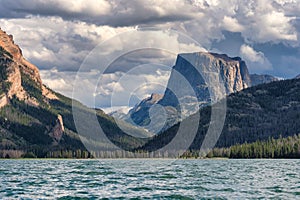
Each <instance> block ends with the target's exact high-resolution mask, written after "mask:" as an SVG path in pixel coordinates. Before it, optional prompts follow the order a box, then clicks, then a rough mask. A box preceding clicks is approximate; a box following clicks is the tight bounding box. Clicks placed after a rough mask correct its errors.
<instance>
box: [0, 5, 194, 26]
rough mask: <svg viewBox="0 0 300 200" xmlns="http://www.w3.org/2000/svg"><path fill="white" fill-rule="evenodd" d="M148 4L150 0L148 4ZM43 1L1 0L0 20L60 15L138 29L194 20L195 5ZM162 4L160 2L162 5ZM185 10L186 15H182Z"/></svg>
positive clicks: (71, 18)
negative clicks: (192, 11)
mask: <svg viewBox="0 0 300 200" xmlns="http://www.w3.org/2000/svg"><path fill="white" fill-rule="evenodd" d="M145 2H147V1H145ZM145 2H144V1H139V0H131V1H125V0H123V1H113V0H110V1H105V0H98V1H97V0H90V1H81V0H79V1H76V2H72V1H58V0H50V1H42V0H14V1H11V0H1V1H0V3H1V5H2V6H1V7H0V17H2V18H24V17H27V16H30V15H38V16H44V17H48V16H57V17H61V18H63V19H65V20H78V21H84V22H87V23H92V24H97V25H109V26H113V27H118V26H135V25H141V24H158V23H165V22H174V21H181V22H183V21H186V20H190V19H192V18H193V15H192V13H191V12H189V10H190V9H193V7H192V6H190V5H186V4H185V3H184V2H185V1H182V2H177V3H176V2H173V3H172V4H174V8H171V9H170V8H169V6H167V5H166V4H165V3H164V4H160V3H159V2H156V6H155V5H154V6H153V4H152V2H151V1H148V2H149V3H148V4H149V6H147V5H145V4H146V3H145ZM162 2H163V1H161V3H162ZM180 7H185V10H186V11H187V12H182V11H181V10H180Z"/></svg>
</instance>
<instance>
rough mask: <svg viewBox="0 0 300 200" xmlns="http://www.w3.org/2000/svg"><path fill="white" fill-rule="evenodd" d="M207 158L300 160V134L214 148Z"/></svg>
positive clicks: (196, 155) (197, 154) (194, 153)
mask: <svg viewBox="0 0 300 200" xmlns="http://www.w3.org/2000/svg"><path fill="white" fill-rule="evenodd" d="M181 157H183V158H199V157H203V152H202V153H200V152H199V151H188V152H186V153H184V154H183V155H182V156H181ZM205 157H206V158H216V157H224V158H233V159H234V158H243V159H247V158H300V134H299V135H294V136H289V137H286V138H282V137H280V138H279V139H274V138H269V139H268V140H267V141H256V142H253V143H244V144H238V145H234V146H231V147H228V148H214V149H213V150H211V151H210V152H208V153H207V154H206V156H205Z"/></svg>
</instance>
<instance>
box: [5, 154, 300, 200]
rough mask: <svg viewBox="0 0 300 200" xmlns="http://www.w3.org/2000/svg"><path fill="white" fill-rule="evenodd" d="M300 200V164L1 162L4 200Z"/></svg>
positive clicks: (118, 161) (222, 161)
mask: <svg viewBox="0 0 300 200" xmlns="http://www.w3.org/2000/svg"><path fill="white" fill-rule="evenodd" d="M54 198H55V199H102V198H108V199H205V198H220V199H245V198H255V199H257V198H275V199H300V160H133V159H132V160H0V199H54Z"/></svg>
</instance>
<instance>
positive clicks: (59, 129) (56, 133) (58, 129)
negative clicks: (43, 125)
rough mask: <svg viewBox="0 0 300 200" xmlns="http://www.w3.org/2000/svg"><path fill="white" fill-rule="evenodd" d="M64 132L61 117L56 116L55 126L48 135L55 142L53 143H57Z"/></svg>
mask: <svg viewBox="0 0 300 200" xmlns="http://www.w3.org/2000/svg"><path fill="white" fill-rule="evenodd" d="M64 131H65V128H64V123H63V119H62V116H61V115H58V116H57V120H56V124H55V126H54V127H53V128H52V130H51V131H50V133H49V135H50V137H52V138H53V139H54V140H55V143H58V142H59V141H60V139H61V138H62V136H63V133H64Z"/></svg>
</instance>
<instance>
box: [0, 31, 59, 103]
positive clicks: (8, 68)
mask: <svg viewBox="0 0 300 200" xmlns="http://www.w3.org/2000/svg"><path fill="white" fill-rule="evenodd" d="M0 48H1V49H0V50H1V58H0V65H1V73H2V74H3V76H2V80H1V82H2V88H1V90H2V94H1V98H0V106H1V107H3V106H4V105H6V104H8V103H9V99H11V98H13V97H14V96H15V97H17V98H18V99H19V100H23V101H26V103H28V104H30V105H35V106H38V105H39V102H38V100H37V99H36V97H34V96H33V95H30V94H29V93H28V91H26V88H24V84H23V83H24V81H25V79H30V81H32V83H33V84H34V85H35V86H36V87H37V89H40V90H41V91H42V95H43V96H44V97H45V101H47V98H48V99H57V97H56V96H55V95H54V94H53V93H52V92H51V91H50V90H48V89H47V88H46V87H45V86H44V85H43V84H42V81H41V78H40V75H39V70H38V68H37V67H36V66H35V65H33V64H31V63H30V62H28V61H27V60H26V59H25V58H24V57H23V55H22V51H21V49H20V48H19V46H18V45H16V44H15V43H14V41H13V37H12V36H11V35H8V34H6V32H4V31H2V30H1V29H0Z"/></svg>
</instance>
